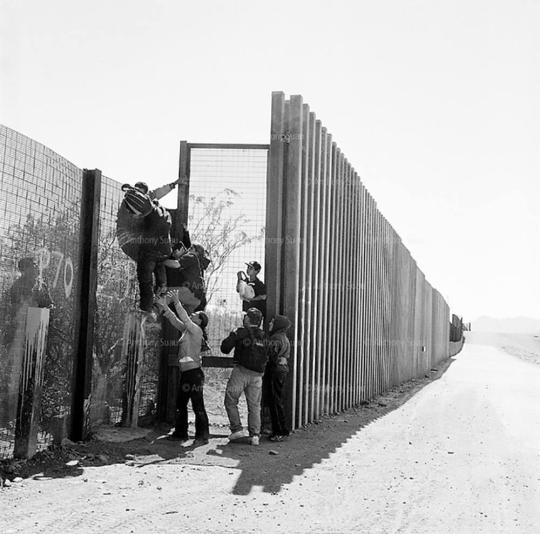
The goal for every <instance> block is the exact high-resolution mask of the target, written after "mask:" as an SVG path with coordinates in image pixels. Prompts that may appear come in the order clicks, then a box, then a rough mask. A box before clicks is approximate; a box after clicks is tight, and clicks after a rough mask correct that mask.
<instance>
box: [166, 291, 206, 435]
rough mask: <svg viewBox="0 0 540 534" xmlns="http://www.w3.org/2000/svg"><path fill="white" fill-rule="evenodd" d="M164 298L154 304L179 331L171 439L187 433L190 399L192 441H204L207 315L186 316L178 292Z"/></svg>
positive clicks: (197, 313) (194, 314)
mask: <svg viewBox="0 0 540 534" xmlns="http://www.w3.org/2000/svg"><path fill="white" fill-rule="evenodd" d="M167 297H168V298H167V299H166V298H161V299H159V300H158V301H157V306H158V307H159V308H160V309H161V310H162V311H163V315H164V316H165V318H166V319H167V320H168V321H169V322H170V323H171V325H172V326H174V327H175V328H176V329H178V330H179V331H180V332H182V335H181V337H180V341H179V350H178V355H179V364H180V384H179V390H178V393H177V400H176V421H175V426H174V432H173V433H172V435H171V438H172V439H176V440H179V441H181V442H185V441H187V440H188V439H189V436H188V412H187V405H188V402H189V400H190V399H191V406H192V408H193V412H194V413H195V444H205V443H208V438H209V433H210V431H209V422H208V415H207V414H206V409H205V407H204V395H203V389H204V373H203V370H202V357H201V349H202V347H203V344H204V341H205V338H206V330H205V329H206V326H207V325H208V316H207V315H206V313H204V312H202V311H199V312H195V313H192V314H191V315H189V314H188V313H187V312H186V310H185V309H184V307H183V306H182V304H181V303H180V299H179V296H178V292H176V291H170V292H169V293H167ZM169 299H170V300H171V301H172V302H173V304H174V307H175V310H176V314H177V315H175V314H174V313H173V312H172V311H171V309H170V308H169V305H168V300H169Z"/></svg>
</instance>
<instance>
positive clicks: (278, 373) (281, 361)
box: [263, 315, 291, 441]
mask: <svg viewBox="0 0 540 534" xmlns="http://www.w3.org/2000/svg"><path fill="white" fill-rule="evenodd" d="M290 326H291V322H290V321H289V319H288V317H286V316H285V315H276V316H275V317H274V318H273V319H272V320H271V321H270V325H269V339H268V364H267V365H266V369H265V371H264V376H263V396H264V403H265V405H266V406H267V407H268V409H269V411H270V419H271V421H272V434H271V436H270V440H271V441H283V439H284V438H285V437H286V436H288V435H289V433H290V430H289V425H288V423H287V418H286V416H285V409H284V406H283V400H284V393H285V391H284V388H285V381H286V378H287V374H288V373H289V358H290V355H291V344H290V342H289V339H288V337H287V330H288V329H289V328H290Z"/></svg>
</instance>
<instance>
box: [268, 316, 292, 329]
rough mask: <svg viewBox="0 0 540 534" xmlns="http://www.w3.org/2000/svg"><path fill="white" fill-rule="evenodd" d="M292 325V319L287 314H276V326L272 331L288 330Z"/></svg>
mask: <svg viewBox="0 0 540 534" xmlns="http://www.w3.org/2000/svg"><path fill="white" fill-rule="evenodd" d="M290 326H291V321H289V318H288V317H285V315H276V316H275V317H274V328H273V329H272V332H278V331H281V330H287V329H288V328H290Z"/></svg>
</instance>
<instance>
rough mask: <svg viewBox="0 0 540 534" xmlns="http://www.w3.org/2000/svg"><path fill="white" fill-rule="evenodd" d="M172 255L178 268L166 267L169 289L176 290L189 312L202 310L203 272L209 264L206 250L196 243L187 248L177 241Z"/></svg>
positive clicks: (203, 303) (203, 304)
mask: <svg viewBox="0 0 540 534" xmlns="http://www.w3.org/2000/svg"><path fill="white" fill-rule="evenodd" d="M172 257H173V258H174V259H176V260H177V261H178V263H179V264H180V268H179V269H172V268H167V281H168V285H169V289H175V290H177V291H178V295H179V298H180V302H182V305H183V306H184V307H185V308H186V310H188V311H189V312H191V311H203V310H204V309H205V308H206V286H205V283H204V272H205V270H206V269H207V268H208V265H209V264H210V259H209V258H208V254H207V252H206V250H205V249H204V247H203V246H202V245H200V244H198V243H193V244H192V245H191V246H190V247H189V248H188V247H186V246H185V244H184V243H178V244H176V245H174V247H173V254H172Z"/></svg>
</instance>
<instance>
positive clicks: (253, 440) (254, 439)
mask: <svg viewBox="0 0 540 534" xmlns="http://www.w3.org/2000/svg"><path fill="white" fill-rule="evenodd" d="M251 444H252V445H258V444H259V436H251Z"/></svg>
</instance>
